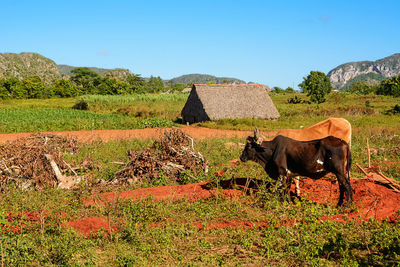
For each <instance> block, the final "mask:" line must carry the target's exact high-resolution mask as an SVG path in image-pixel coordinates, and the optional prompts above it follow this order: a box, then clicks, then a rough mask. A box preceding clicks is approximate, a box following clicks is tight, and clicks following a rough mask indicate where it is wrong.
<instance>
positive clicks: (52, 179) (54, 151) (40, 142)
mask: <svg viewBox="0 0 400 267" xmlns="http://www.w3.org/2000/svg"><path fill="white" fill-rule="evenodd" d="M77 151H78V146H77V140H76V138H64V137H61V136H57V135H51V134H47V135H43V134H40V133H39V134H33V135H30V136H28V137H26V138H20V139H18V140H15V141H13V142H9V143H7V144H5V145H0V188H1V189H3V188H4V186H5V185H6V184H9V183H15V184H16V185H17V186H18V187H19V188H21V189H28V188H29V187H31V186H33V187H34V188H35V189H43V187H45V186H50V187H57V186H58V187H60V185H61V187H62V186H63V183H64V184H65V182H66V179H65V178H66V177H65V176H64V175H62V172H61V171H62V170H67V169H70V166H69V165H68V163H66V162H65V161H64V160H63V158H62V153H63V152H69V153H76V152H77ZM60 169H61V170H60Z"/></svg>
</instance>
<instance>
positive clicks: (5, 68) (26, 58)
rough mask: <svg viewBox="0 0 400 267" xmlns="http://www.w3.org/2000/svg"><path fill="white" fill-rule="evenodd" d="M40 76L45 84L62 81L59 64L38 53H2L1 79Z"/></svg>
mask: <svg viewBox="0 0 400 267" xmlns="http://www.w3.org/2000/svg"><path fill="white" fill-rule="evenodd" d="M32 76H39V77H40V78H41V79H42V80H43V81H44V82H45V83H47V84H50V83H52V82H54V81H55V80H57V79H61V75H60V73H59V71H58V67H57V64H56V63H55V62H54V61H53V60H51V59H49V58H46V57H44V56H42V55H40V54H37V53H20V54H14V53H0V78H2V77H5V78H8V77H16V78H18V79H25V78H27V77H32Z"/></svg>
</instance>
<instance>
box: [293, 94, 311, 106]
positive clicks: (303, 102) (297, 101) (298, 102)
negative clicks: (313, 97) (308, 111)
mask: <svg viewBox="0 0 400 267" xmlns="http://www.w3.org/2000/svg"><path fill="white" fill-rule="evenodd" d="M287 103H288V104H311V102H310V101H307V100H303V99H301V98H299V97H297V95H295V96H294V97H292V98H289V99H288V101H287Z"/></svg>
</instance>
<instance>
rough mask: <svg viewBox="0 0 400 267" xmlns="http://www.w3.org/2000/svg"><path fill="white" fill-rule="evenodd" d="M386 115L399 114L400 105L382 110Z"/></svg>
mask: <svg viewBox="0 0 400 267" xmlns="http://www.w3.org/2000/svg"><path fill="white" fill-rule="evenodd" d="M384 114H386V115H398V114H400V105H395V106H394V107H393V108H391V109H388V110H386V111H385V112H384Z"/></svg>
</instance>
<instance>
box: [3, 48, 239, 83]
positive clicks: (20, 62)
mask: <svg viewBox="0 0 400 267" xmlns="http://www.w3.org/2000/svg"><path fill="white" fill-rule="evenodd" d="M74 68H77V67H74V66H69V65H57V64H56V63H55V62H54V61H53V60H51V59H49V58H46V57H44V56H42V55H40V54H37V53H20V54H15V53H0V79H1V78H9V77H16V78H18V79H20V80H22V79H25V78H28V77H32V76H39V77H40V78H41V79H42V80H43V81H44V82H45V83H46V84H49V85H50V84H52V83H54V82H55V81H56V80H59V79H62V78H63V77H64V78H65V77H68V76H71V75H72V73H71V70H72V69H74ZM89 69H90V70H92V71H94V72H96V73H98V74H99V75H101V76H103V77H109V78H115V79H117V80H123V81H126V79H127V77H128V76H129V75H131V74H132V73H131V71H130V70H128V69H120V68H117V69H103V68H96V67H89ZM144 79H145V80H148V78H144ZM165 82H170V83H173V84H175V83H208V82H211V83H229V84H243V83H246V82H245V81H242V80H239V79H236V78H227V77H215V76H212V75H207V74H187V75H182V76H179V77H176V78H173V79H171V80H169V81H165Z"/></svg>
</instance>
